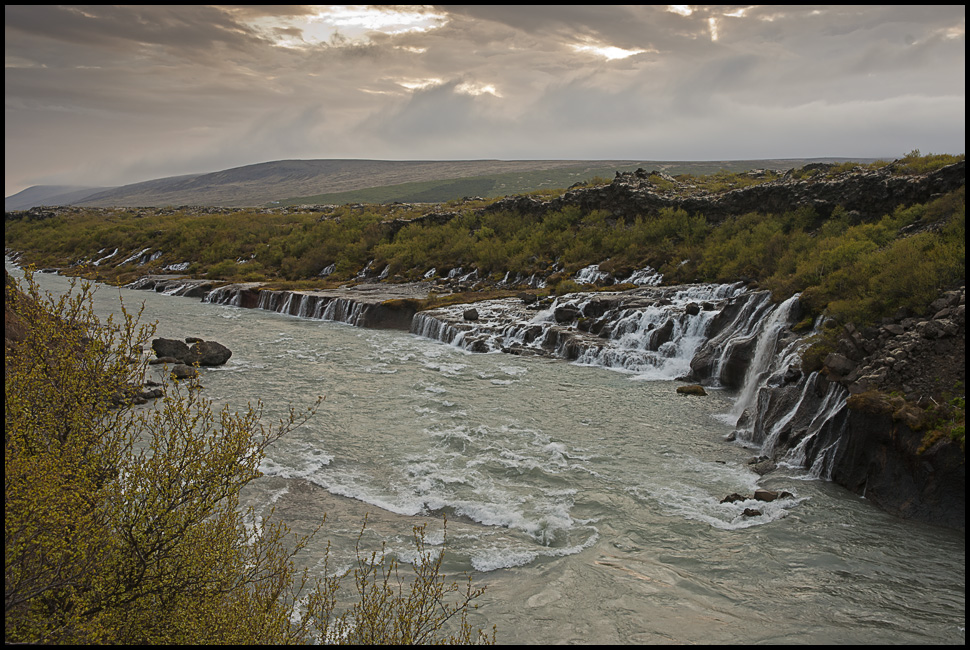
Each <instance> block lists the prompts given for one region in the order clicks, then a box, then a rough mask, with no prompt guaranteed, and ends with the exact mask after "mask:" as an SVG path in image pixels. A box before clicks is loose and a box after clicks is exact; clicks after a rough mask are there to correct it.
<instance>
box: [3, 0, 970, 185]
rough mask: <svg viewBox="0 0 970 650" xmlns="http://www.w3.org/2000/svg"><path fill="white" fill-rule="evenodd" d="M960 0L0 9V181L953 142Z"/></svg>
mask: <svg viewBox="0 0 970 650" xmlns="http://www.w3.org/2000/svg"><path fill="white" fill-rule="evenodd" d="M965 23H966V9H965V7H964V6H943V7H931V6H909V7H906V6H881V7H880V6H872V7H870V6H860V7H845V6H838V7H831V6H818V7H813V6H799V7H753V6H718V7H702V6H694V5H690V6H684V5H674V6H666V7H658V6H613V7H611V6H587V5H568V6H428V5H424V6H412V5H408V6H405V5H395V6H389V5H384V6H381V7H373V6H370V7H367V6H337V5H326V6H321V5H316V6H273V7H269V6H257V7H254V6H249V7H237V6H171V7H166V6H157V5H151V6H126V7H107V6H93V7H92V6H63V5H62V6H56V7H55V6H43V5H36V6H10V5H7V6H6V8H5V12H4V24H5V47H6V54H5V56H6V74H5V76H4V78H5V100H6V101H5V104H6V115H5V132H6V133H5V150H4V151H5V179H4V183H5V195H10V194H12V193H15V192H17V191H20V190H21V189H24V188H25V187H28V186H30V185H36V184H81V185H118V184H123V183H130V182H136V181H140V180H147V179H150V178H157V177H161V176H171V175H177V174H186V173H197V172H206V171H215V170H219V169H225V168H228V167H235V166H239V165H246V164H251V163H257V162H264V161H269V160H279V159H286V158H371V159H389V160H458V159H461V160H465V159H481V158H499V159H642V160H723V159H753V158H765V157H775V158H791V157H815V156H859V157H894V156H901V155H904V154H905V153H907V152H909V151H911V150H912V149H917V148H918V149H920V150H921V151H922V152H923V153H929V152H933V153H963V152H964V151H965V140H966V127H965V108H966V107H965V104H966V102H965V97H966V90H965V86H964V74H965V61H966V36H965Z"/></svg>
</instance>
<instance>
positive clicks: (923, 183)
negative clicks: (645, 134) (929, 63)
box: [485, 161, 966, 223]
mask: <svg viewBox="0 0 970 650" xmlns="http://www.w3.org/2000/svg"><path fill="white" fill-rule="evenodd" d="M658 178H660V179H662V180H664V181H666V183H665V185H666V189H663V190H661V189H658V185H657V183H656V182H655V181H656V180H657V179H658ZM965 183H966V162H965V161H960V162H958V163H955V164H953V165H948V166H946V167H943V168H942V169H939V170H937V171H934V172H931V173H929V174H924V175H918V176H896V175H893V174H892V166H889V167H886V168H883V169H873V170H865V171H848V172H844V173H842V174H839V175H837V176H835V177H834V178H830V179H829V178H826V179H814V178H813V179H801V180H800V179H795V178H792V177H791V176H790V174H789V175H786V176H785V177H784V178H781V179H779V180H774V181H768V182H766V183H762V184H759V185H753V186H751V187H744V188H740V189H736V190H731V191H727V192H717V193H707V194H704V193H696V192H692V188H691V187H690V186H689V185H686V184H683V183H678V182H677V181H676V180H675V179H673V178H670V177H668V176H666V175H661V174H659V173H657V172H651V173H648V172H645V171H644V170H642V169H641V170H637V171H636V172H627V173H620V172H617V175H616V178H614V179H613V182H612V183H610V184H609V185H603V186H600V187H592V188H579V189H574V190H570V191H567V192H566V193H565V194H563V195H562V196H561V197H558V198H555V199H552V200H549V201H543V200H541V199H536V198H534V197H530V196H513V197H507V198H505V199H501V200H499V201H497V202H495V203H493V204H491V205H490V206H488V207H487V208H485V210H489V211H495V210H514V211H519V212H529V213H542V212H546V211H553V210H560V209H562V208H564V207H566V206H576V207H579V208H580V209H581V210H582V211H584V212H586V211H591V210H606V211H608V212H609V213H611V214H612V215H613V216H616V217H633V216H636V215H651V214H656V213H658V212H660V210H662V209H663V208H682V209H684V210H686V211H687V212H688V213H690V214H696V213H701V214H703V215H704V216H705V217H706V218H707V220H708V221H709V222H711V223H716V222H719V221H722V220H723V219H725V218H726V217H728V216H731V215H737V214H743V213H746V212H770V213H776V214H781V213H784V212H787V211H790V210H795V209H797V208H799V207H802V206H810V207H812V208H813V209H814V210H815V211H816V213H817V214H818V215H819V216H820V217H822V218H826V217H828V216H829V215H831V214H832V212H833V210H835V208H836V207H838V206H841V207H843V208H844V209H845V210H847V211H848V212H850V213H853V212H854V213H858V214H859V215H860V216H861V217H863V218H872V217H878V216H879V215H882V214H886V213H890V212H892V211H893V210H894V209H895V208H896V207H897V206H900V205H904V206H905V205H911V204H913V203H918V202H921V201H926V200H929V199H930V198H932V197H934V196H936V195H939V194H943V193H946V192H949V191H951V190H954V189H956V188H958V187H960V186H961V185H964V184H965Z"/></svg>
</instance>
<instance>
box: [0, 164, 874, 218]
mask: <svg viewBox="0 0 970 650" xmlns="http://www.w3.org/2000/svg"><path fill="white" fill-rule="evenodd" d="M845 160H849V159H848V158H810V159H807V158H799V159H769V160H746V161H744V160H742V161H737V160H736V161H728V160H724V161H699V162H671V161H636V160H451V161H391V160H356V159H332V160H330V159H328V160H279V161H274V162H266V163H259V164H255V165H246V166H244V167H235V168H232V169H226V170H223V171H217V172H211V173H207V174H191V175H185V176H172V177H168V178H160V179H155V180H151V181H145V182H141V183H133V184H131V185H123V186H121V187H112V188H82V187H69V186H44V185H40V186H35V187H31V188H28V189H26V190H24V191H22V192H19V193H17V194H15V195H13V196H10V197H6V198H5V199H4V209H5V210H25V209H28V208H31V207H34V206H38V205H81V206H93V207H114V206H117V207H149V206H155V207H162V206H180V205H196V206H202V205H204V206H227V207H240V206H265V205H292V204H301V203H356V202H362V203H363V202H367V203H389V202H393V201H401V202H415V203H416V202H441V201H448V200H451V199H457V198H462V197H463V196H482V197H486V198H488V197H495V196H505V195H508V194H520V193H526V192H531V191H535V190H539V189H552V188H562V187H568V186H570V185H572V184H574V183H577V182H580V181H583V180H588V179H590V178H593V177H595V176H603V177H606V178H612V176H613V175H614V173H615V172H617V171H633V170H635V169H636V168H637V167H643V168H644V169H647V170H653V169H658V170H661V171H665V172H666V173H668V174H685V173H692V174H697V175H700V174H710V173H714V172H717V171H720V170H725V171H732V172H736V171H744V170H748V169H756V168H768V169H790V168H792V167H801V166H802V165H805V164H807V163H809V162H842V161H845ZM855 160H858V161H859V162H868V161H871V160H872V159H869V158H866V159H862V158H860V159H855Z"/></svg>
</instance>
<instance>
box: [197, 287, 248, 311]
mask: <svg viewBox="0 0 970 650" xmlns="http://www.w3.org/2000/svg"><path fill="white" fill-rule="evenodd" d="M202 302H208V303H211V304H213V305H230V306H232V307H241V306H242V292H241V291H239V288H238V287H218V288H216V289H213V290H212V291H210V292H209V293H208V294H206V295H205V297H204V298H202Z"/></svg>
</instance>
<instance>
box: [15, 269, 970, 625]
mask: <svg viewBox="0 0 970 650" xmlns="http://www.w3.org/2000/svg"><path fill="white" fill-rule="evenodd" d="M10 268H11V267H10V265H9V264H8V269H10ZM36 277H37V279H38V281H39V282H40V284H41V286H42V287H44V288H45V289H48V290H50V291H52V292H55V293H56V292H62V291H64V290H65V288H66V287H67V280H66V279H65V278H62V277H59V276H55V275H47V274H44V275H37V276H36ZM119 295H120V296H121V297H122V298H123V299H124V301H125V303H126V304H127V305H128V306H129V307H132V306H137V305H140V304H141V303H144V304H145V312H144V320H147V321H157V322H158V326H157V335H159V336H165V337H171V338H184V337H186V336H199V337H202V338H205V339H211V340H216V341H219V342H222V343H224V344H225V345H227V346H229V347H230V348H231V349H232V351H233V355H232V358H231V359H230V361H229V363H228V364H227V365H225V366H222V367H219V368H213V369H206V370H204V371H203V379H202V383H203V385H204V386H205V394H206V395H207V396H208V397H209V398H211V399H212V400H214V401H215V402H216V403H219V404H221V403H229V404H231V405H233V406H234V407H235V408H238V409H242V408H244V407H245V406H246V403H247V402H249V401H255V400H262V401H263V403H264V404H265V405H266V416H267V419H268V420H270V419H274V418H275V417H277V416H279V415H281V414H282V413H283V412H284V411H285V409H286V408H287V407H288V406H290V405H292V406H296V407H303V406H306V405H309V404H311V403H312V402H313V401H314V399H315V397H316V396H317V395H323V396H324V397H325V400H324V402H323V403H322V406H321V408H320V410H319V411H318V413H317V415H316V416H315V417H314V418H313V419H312V420H311V421H310V422H308V423H307V424H305V425H304V426H302V427H301V428H299V429H298V430H296V431H293V432H292V433H291V434H290V435H289V436H287V437H286V438H285V439H283V440H281V441H280V442H278V443H277V444H276V445H275V446H274V447H272V448H271V449H270V450H269V454H268V457H267V458H266V460H265V461H264V464H263V467H262V470H263V472H264V474H265V476H264V477H262V478H261V479H258V480H257V481H256V482H254V483H253V484H252V485H251V487H250V488H248V489H247V492H246V494H245V496H246V500H247V501H248V502H250V503H254V504H256V505H257V507H258V508H259V510H260V512H261V513H262V514H267V513H268V512H269V509H270V508H271V507H273V508H275V513H276V515H278V516H281V517H283V518H284V519H285V520H286V521H287V522H288V523H289V524H290V525H291V526H292V527H293V528H294V529H295V530H297V531H306V530H309V529H310V528H312V527H313V526H315V525H316V524H317V523H318V522H319V520H320V519H321V518H322V517H323V515H324V514H326V515H327V523H326V524H325V526H324V527H323V529H322V530H321V531H320V533H318V535H317V536H316V537H315V538H314V541H313V543H312V545H311V547H310V548H309V549H308V552H307V555H306V556H305V558H304V559H303V561H304V562H307V563H308V565H309V566H311V567H313V568H314V569H317V568H318V567H319V561H320V559H321V557H322V554H323V550H324V548H325V547H326V544H327V542H328V541H331V542H332V545H333V547H332V553H333V561H335V562H336V563H337V564H338V565H344V566H346V565H349V563H350V560H351V558H352V553H353V545H354V542H355V541H356V538H357V535H358V533H359V531H360V528H361V524H362V522H363V520H364V517H365V515H366V516H367V522H368V523H367V528H366V530H365V532H364V535H363V540H362V541H363V546H364V547H365V548H368V549H369V548H373V549H375V550H376V549H378V548H379V547H380V545H381V543H382V542H384V543H386V544H387V548H388V550H389V551H391V552H394V553H397V554H398V555H399V556H400V557H401V558H403V559H405V560H407V559H408V558H409V557H411V555H410V552H411V549H412V546H411V544H410V541H409V540H410V536H411V528H412V526H414V525H416V524H425V523H427V524H428V529H427V530H428V540H429V542H430V543H431V544H432V546H438V545H440V544H441V542H442V525H441V522H442V518H443V516H447V522H448V523H447V538H448V539H447V545H446V551H445V561H444V565H443V566H444V568H445V570H446V571H448V572H449V573H454V574H458V573H461V572H469V573H471V574H472V575H473V577H474V579H475V582H476V583H477V584H480V585H484V586H486V587H487V590H486V592H485V595H484V596H483V597H482V598H481V599H480V600H479V603H480V605H481V606H480V609H479V610H478V611H477V612H475V614H474V615H473V616H474V621H475V622H476V623H477V624H479V625H482V626H488V627H490V626H491V625H492V624H495V625H496V626H497V627H498V636H497V638H498V641H499V643H528V644H546V643H591V644H592V643H596V644H599V643H708V644H713V643H716V644H727V643H822V644H825V643H831V644H836V643H838V644H850V643H866V644H876V643H964V642H965V588H966V578H965V562H966V559H965V558H966V556H965V534H964V533H963V532H957V531H952V530H946V529H939V528H934V527H930V526H926V525H923V524H917V523H913V522H908V521H902V520H898V519H896V518H893V517H891V516H889V515H887V514H885V513H883V512H881V511H879V510H878V509H876V508H875V507H873V506H872V505H871V504H869V503H867V502H866V501H865V499H862V498H859V497H857V496H855V495H853V494H850V493H848V492H847V491H845V490H844V489H842V488H840V487H838V486H836V485H833V484H831V483H828V482H825V481H819V480H814V479H811V478H809V477H807V476H804V475H802V474H801V473H799V472H798V471H789V473H787V474H784V473H778V472H776V473H773V474H771V475H769V476H767V477H764V478H761V477H759V476H758V475H756V474H755V473H753V472H752V471H750V469H749V467H748V464H747V461H748V459H749V458H750V457H751V455H752V451H751V450H749V449H744V448H742V447H740V446H738V445H736V444H732V443H728V442H725V441H724V437H725V435H726V434H728V433H729V432H730V431H731V427H730V426H728V425H727V424H725V423H724V417H723V414H725V413H727V412H729V411H730V410H731V408H732V406H733V400H732V397H733V396H732V395H729V394H725V393H723V392H720V391H712V392H711V394H710V395H708V396H707V397H701V398H698V397H689V396H681V395H676V394H675V393H674V389H675V387H676V385H677V384H675V383H674V382H671V381H657V380H646V379H644V378H642V377H641V376H638V375H636V374H634V373H629V372H626V373H624V372H617V371H613V370H608V369H604V368H600V367H591V366H588V365H577V364H571V363H567V362H565V361H561V360H550V359H543V358H527V357H517V356H511V355H506V354H501V353H491V354H472V353H468V352H465V351H462V350H459V349H457V348H455V347H452V346H449V345H445V344H443V343H440V342H436V341H431V340H428V339H424V338H421V337H418V336H415V335H413V334H406V333H403V332H398V331H382V330H365V329H360V328H355V327H351V326H348V325H343V324H338V323H331V322H323V321H316V320H308V319H301V318H296V317H291V316H283V315H280V314H276V313H272V312H265V311H259V310H247V309H240V308H236V307H229V306H220V305H212V304H206V303H202V302H199V301H198V300H196V299H189V298H175V297H170V296H165V295H162V294H156V293H153V292H147V291H138V292H135V291H130V290H126V289H117V288H113V287H106V286H105V287H101V288H100V289H99V290H98V292H97V294H96V302H97V309H98V311H99V313H101V314H102V315H105V314H107V313H109V312H112V311H117V309H118V299H119ZM719 415H721V416H722V417H720V418H718V417H717V416H719ZM757 487H763V488H767V489H771V490H777V491H787V492H789V493H791V496H786V497H784V498H781V499H779V500H777V501H774V502H772V503H767V504H762V503H755V502H743V503H737V504H729V503H725V504H722V503H720V501H721V499H722V498H723V497H724V496H726V495H728V494H730V493H732V492H739V493H746V494H751V493H752V492H753V491H754V489H755V488H757ZM754 506H757V507H759V508H760V509H761V511H762V514H761V515H759V516H750V517H746V516H744V515H743V514H742V511H743V509H744V508H745V507H754Z"/></svg>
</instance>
